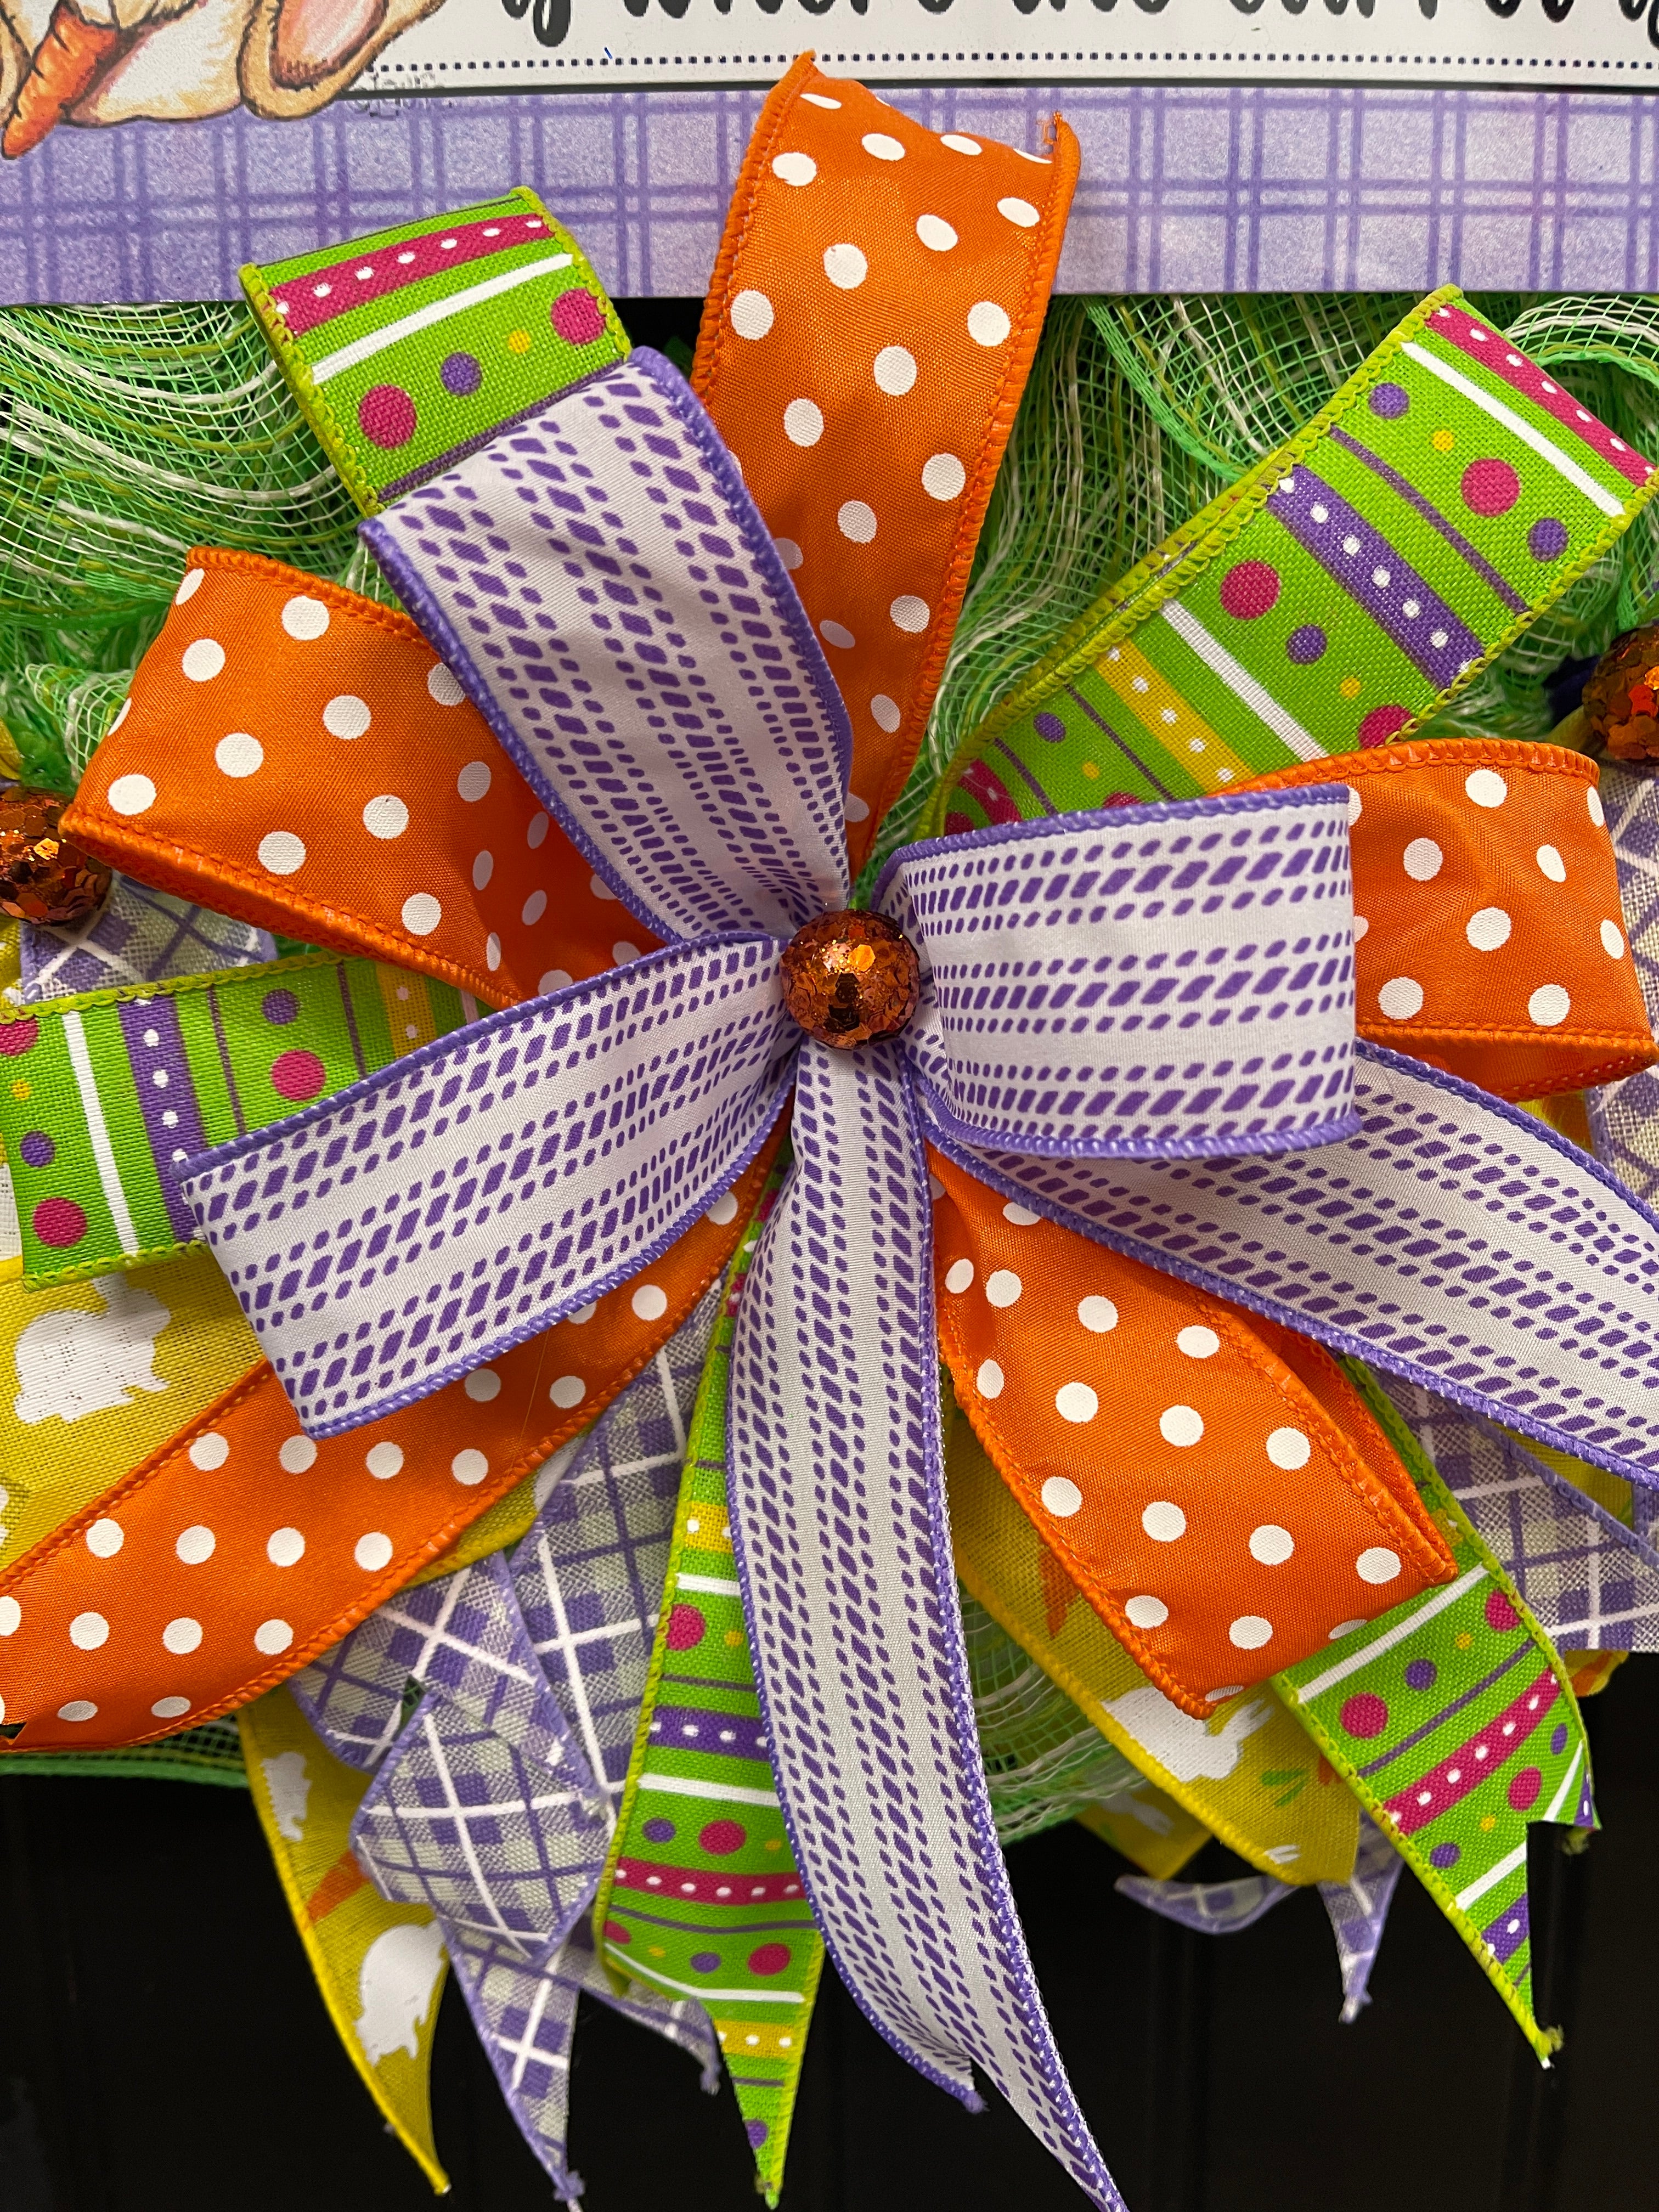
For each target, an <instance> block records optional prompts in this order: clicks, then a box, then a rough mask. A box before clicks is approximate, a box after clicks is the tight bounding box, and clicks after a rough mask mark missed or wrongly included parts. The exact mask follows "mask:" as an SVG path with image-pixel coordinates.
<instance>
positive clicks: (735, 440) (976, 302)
mask: <svg viewBox="0 0 1659 2212" xmlns="http://www.w3.org/2000/svg"><path fill="white" fill-rule="evenodd" d="M1077 174H1078V147H1077V141H1076V139H1075V137H1073V134H1072V132H1071V131H1070V130H1069V129H1068V128H1067V127H1066V125H1065V124H1064V123H1063V122H1061V121H1060V120H1059V119H1058V118H1056V119H1055V124H1054V144H1053V150H1052V153H1051V154H1050V155H1048V156H1046V157H1044V158H1042V159H1039V158H1038V157H1036V156H1035V155H1029V154H1023V153H1020V152H1018V151H1016V150H1015V149H1012V148H1011V147H1007V146H1002V145H999V144H998V143H996V142H995V141H994V140H993V139H989V138H984V137H980V136H978V135H977V134H976V133H975V134H974V135H971V136H970V135H969V134H967V133H964V132H962V131H947V132H945V135H944V136H943V137H936V136H935V135H934V133H933V132H932V131H927V130H925V129H923V128H922V126H921V125H920V124H916V123H913V122H912V121H911V120H910V118H908V116H905V115H900V114H898V113H896V112H895V111H894V110H893V109H892V108H890V106H887V105H886V103H885V102H884V101H883V100H878V99H877V98H876V96H875V94H873V93H871V92H867V91H866V89H865V88H864V87H863V86H862V85H859V84H854V83H852V82H848V80H847V79H846V78H844V77H834V78H831V77H826V76H823V74H822V73H821V72H820V71H819V70H817V68H816V67H815V66H814V64H813V62H812V58H811V55H810V54H804V55H803V56H802V57H801V58H800V59H799V61H798V62H797V63H796V64H795V65H794V67H793V69H791V70H790V71H789V72H788V74H787V76H785V77H784V78H783V79H782V81H781V83H779V84H778V86H777V87H776V88H775V90H774V91H773V92H772V94H771V95H770V97H769V99H768V100H767V102H766V105H765V106H764V107H763V110H762V111H761V116H760V120H759V122H758V124H757V126H756V130H755V135H754V137H753V138H752V139H751V140H750V145H749V151H748V154H747V155H746V156H745V158H744V166H743V171H742V174H741V175H740V176H739V178H738V187H737V191H735V192H734V194H733V195H732V206H731V211H730V213H729V215H728V216H727V219H726V234H725V236H724V238H723V240H722V241H721V245H720V258H719V259H718V261H717V262H716V264H715V267H714V281H713V283H712V284H711V286H710V289H709V294H708V304H707V306H706V307H705V309H704V312H703V325H702V335H701V337H700V338H699V341H698V346H697V359H696V368H695V370H694V372H693V377H692V386H693V389H694V390H695V391H696V394H697V396H698V398H700V399H701V400H702V403H703V404H704V405H705V406H706V407H707V408H708V411H709V413H710V415H711V416H713V417H714V423H715V426H716V428H718V429H719V430H720V435H721V436H722V437H723V438H724V439H725V440H726V443H727V445H728V446H729V447H731V449H732V453H734V454H735V455H736V456H737V459H738V462H739V464H740V465H741V466H742V469H743V472H744V482H745V483H746V484H747V485H748V487H749V489H750V492H751V493H752V494H753V495H754V499H755V501H756V504H757V506H758V507H759V508H760V511H761V513H762V514H763V516H764V517H765V519H766V524H767V527H768V528H769V530H770V531H771V532H772V533H773V535H774V537H775V539H776V541H777V544H778V548H779V550H780V552H781V555H782V556H783V559H784V561H785V562H786V563H787V566H788V568H789V571H790V574H791V577H792V580H793V583H794V586H795V588H796V590H797V591H798V592H799V593H800V596H801V599H802V601H803V603H804V605H805V608H806V611H807V614H808V616H809V617H811V622H812V624H813V626H814V628H815V629H816V630H817V634H818V635H819V636H820V637H821V638H823V641H824V642H825V644H826V646H827V647H828V648H829V665H830V667H831V669H832V671H834V674H835V677H836V682H837V684H839V685H840V687H841V690H842V696H844V698H845V699H846V701H847V705H848V713H849V714H850V715H851V718H852V724H853V774H852V779H851V782H850V785H849V787H848V800H847V811H848V838H849V842H850V843H851V846H852V849H853V853H854V860H855V862H856V860H860V859H861V858H862V856H863V854H864V853H865V851H866V849H867V847H868V844H869V842H870V840H871V838H872V836H874V834H875V830H876V828H877V825H878V823H879V821H880V818H881V817H882V815H883V814H884V813H885V811H887V809H888V807H890V805H891V804H892V802H893V800H894V799H896V797H897V796H898V793H899V789H900V787H901V786H902V783H903V781H904V779H905V777H906V776H907V775H908V773H909V770H910V767H911V765H912V763H914V761H915V757H916V753H917V750H918V749H919V747H920V745H921V737H922V732H923V731H924V730H925V729H926V727H927V714H928V709H929V708H930V707H931V706H932V704H933V694H934V692H935V690H937V689H938V686H939V678H940V676H941V674H942V673H943V671H944V667H945V654H946V653H947V652H948V650H949V648H950V643H951V634H952V632H953V630H954V629H955V627H956V619H957V610H958V608H959V607H960V606H961V605H962V598H963V592H964V591H965V590H966V588H967V584H968V571H969V564H970V563H971V562H972V559H973V553H974V546H975V541H976V540H977V538H978V536H979V529H980V525H981V522H982V520H984V515H985V508H986V505H987V501H988V500H989V498H990V495H991V487H992V484H993V483H994V479H995V477H996V472H997V466H998V464H999V462H1000V459H1001V458H1002V449H1003V447H1004V446H1005V445H1006V442H1007V438H1008V433H1009V431H1010V429H1011V428H1012V425H1013V419H1014V414H1015V410H1017V408H1018V404H1019V398H1020V393H1021V391H1022V389H1023V388H1024V382H1025V378H1026V375H1027V374H1028V373H1029V371H1030V365H1031V360H1032V356H1033V355H1034V354H1035V352H1036V342H1037V338H1038V337H1039V335H1040V333H1041V331H1042V318H1043V313H1044V311H1045V309H1046V308H1047V306H1048V292H1049V288H1050V286H1051V284H1052V283H1053V282H1054V269H1055V265H1056V264H1057V262H1058V260H1059V256H1060V241H1061V239H1062V237H1063V235H1064V234H1065V229H1066V214H1067V212H1068V210H1069V208H1070V205H1071V199H1072V192H1073V186H1074V185H1075V184H1076V181H1077Z"/></svg>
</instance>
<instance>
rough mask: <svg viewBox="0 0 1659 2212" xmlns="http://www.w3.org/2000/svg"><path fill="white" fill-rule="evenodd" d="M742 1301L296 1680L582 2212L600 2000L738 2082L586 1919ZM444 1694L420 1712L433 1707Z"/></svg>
mask: <svg viewBox="0 0 1659 2212" xmlns="http://www.w3.org/2000/svg"><path fill="white" fill-rule="evenodd" d="M722 1294H723V1292H722V1288H721V1287H720V1286H717V1287H716V1288H714V1290H711V1291H708V1293H707V1295H706V1296H705V1297H704V1298H703V1299H702V1303H701V1304H700V1305H699V1306H698V1308H697V1310H696V1313H695V1314H694V1315H693V1316H692V1317H691V1319H690V1321H688V1322H686V1323H685V1324H684V1326H683V1327H682V1328H680V1329H679V1330H678V1331H677V1333H676V1334H675V1335H674V1336H673V1337H671V1339H670V1340H669V1342H668V1343H667V1344H666V1345H665V1346H664V1347H663V1348H662V1350H661V1351H660V1352H659V1353H658V1354H657V1357H656V1358H655V1359H654V1360H653V1362H652V1364H650V1366H648V1367H647V1369H646V1370H644V1372H643V1373H642V1374H641V1375H639V1376H635V1379H634V1381H633V1382H632V1383H630V1384H629V1386H628V1388H627V1389H625V1390H624V1391H623V1393H622V1395H620V1396H619V1397H618V1398H617V1399H616V1400H615V1401H613V1403H612V1404H611V1406H610V1407H609V1408H608V1409H607V1410H606V1412H605V1413H604V1415H603V1416H602V1417H601V1418H600V1419H599V1422H598V1423H597V1424H596V1425H595V1426H594V1428H593V1429H592V1431H589V1433H588V1434H587V1435H586V1437H583V1438H582V1439H581V1440H580V1443H577V1444H575V1445H574V1446H567V1447H566V1449H564V1451H562V1452H561V1453H560V1454H559V1455H557V1456H556V1459H555V1460H553V1461H551V1462H549V1465H548V1466H547V1467H546V1468H544V1470H543V1472H542V1474H541V1476H540V1477H539V1478H538V1484H537V1492H538V1498H539V1501H540V1502H539V1504H538V1510H537V1515H536V1518H535V1521H534V1522H533V1523H532V1527H531V1528H530V1531H529V1534H527V1535H526V1537H525V1539H524V1541H522V1542H521V1543H520V1545H519V1547H517V1550H516V1551H515V1553H514V1554H513V1560H512V1564H511V1565H510V1566H509V1565H508V1564H507V1561H506V1560H505V1559H503V1558H502V1557H501V1555H500V1554H499V1553H497V1554H495V1555H493V1556H492V1557H491V1558H489V1559H485V1560H483V1561H481V1562H479V1564H478V1565H475V1566H472V1567H467V1568H464V1569H462V1570H461V1571H460V1572H459V1573H458V1574H453V1575H448V1576H445V1577H442V1578H441V1580H439V1581H436V1582H433V1583H426V1584H424V1585H423V1586H422V1587H421V1588H419V1589H412V1590H406V1591H404V1592H403V1593H401V1594H400V1595H398V1597H396V1598H393V1599H392V1600H391V1601H389V1602H388V1603H386V1604H385V1605H383V1606H381V1607H380V1608H379V1609H378V1611H376V1612H375V1613H372V1614H371V1615H370V1616H369V1618H368V1620H366V1621H364V1622H363V1623H362V1626H360V1627H358V1628H356V1629H355V1630H354V1631H353V1632H352V1633H351V1634H350V1635H349V1636H348V1637H347V1638H345V1639H344V1641H343V1643H341V1644H337V1645H336V1646H335V1647H334V1649H333V1650H331V1651H329V1652H326V1653H325V1655H324V1656H323V1657H322V1658H320V1659H319V1660H317V1661H315V1662H313V1664H312V1665H311V1666H309V1667H307V1668H305V1669H304V1670H303V1671H302V1672H301V1674H297V1675H296V1676H295V1678H294V1682H293V1685H292V1686H293V1690H294V1693H295V1697H296V1698H297V1699H298V1700H299V1703H300V1705H301V1708H302V1709H303V1711H305V1713H306V1714H307V1717H308V1718H309V1720H310V1721H311V1723H312V1724H313V1727H314V1728H315V1729H316V1730H317V1732H318V1734H319V1735H320V1736H321V1737H322V1738H323V1740H324V1741H325V1742H326V1743H327V1744H328V1745H329V1747H330V1748H331V1750H333V1751H334V1752H335V1753H336V1754H337V1756H338V1757H340V1758H342V1759H345V1760H347V1761H348V1762H349V1764H350V1765H354V1766H357V1767H360V1768H365V1769H368V1770H372V1771H374V1783H373V1784H372V1786H371V1788H370V1789H369V1790H368V1794H367V1796H365V1797H364V1799H363V1802H362V1806H361V1807H360V1808H359V1810H358V1814H357V1817H356V1821H355V1822H354V1823H353V1826H352V1833H351V1844H352V1850H353V1851H354V1852H355V1853H356V1857H357V1858H358V1860H359V1862H360V1863H362V1866H363V1867H364V1868H365V1869H367V1871H368V1873H369V1875H371V1876H372V1877H373V1879H374V1882H375V1884H376V1886H377V1887H378V1888H379V1889H380V1892H381V1894H382V1895H383V1896H386V1897H389V1898H393V1899H401V1900H404V1901H407V1902H410V1903H413V1904H419V1905H428V1906H429V1907H430V1908H431V1909H432V1910H433V1911H434V1912H435V1914H436V1916H437V1918H438V1921H439V1923H440V1925H441V1929H442V1931H443V1938H444V1943H445V1947H446V1948H447V1950H448V1952H449V1955H450V1958H451V1960H453V1964H454V1966H455V1971H456V1975H457V1978H458V1979H459V1984H460V1987H461V1989H462V1991H463V1993H464V1994H465V1998H466V2002H467V2006H468V2008H469V2009H470V2011H471V2015H472V2020H473V2024H474V2026H475V2027H477V2032H478V2036H479V2039H480V2041H481V2042H482V2044H483V2048H484V2050H485V2051H486V2053H487V2054H488V2056H489V2062H490V2064H491V2065H492V2066H493V2067H494V2069H495V2074H496V2077H497V2079H498V2080H499V2081H500V2083H501V2091H502V2094H503V2095H504V2096H505V2097H506V2099H507V2104H508V2106H509V2107H510V2109H511V2110H512V2112H513V2117H514V2118H515V2119H516V2120H517V2121H518V2124H519V2125H520V2129H521V2130H523V2133H524V2136H525V2138H526V2142H528V2143H529V2145H530V2147H531V2148H532V2151H533V2152H534V2153H535V2154H536V2156H537V2157H538V2159H539V2160H541V2162H542V2164H543V2166H544V2167H545V2168H546V2169H547V2172H549V2174H550V2176H551V2177H552V2179H553V2182H554V2185H555V2188H556V2192H557V2193H558V2195H559V2196H560V2197H574V2196H576V2195H577V2194H578V2193H579V2191H580V2182H579V2181H577V2180H576V2179H575V2177H574V2175H572V2174H571V2172H569V2169H568V2164H567V2161H566V2157H565V2121H566V2106H567V2101H568V2074H569V2054H570V2045H571V2039H572V2035H573V2033H574V2026H575V2016H576V2000H577V1996H578V1995H579V1994H580V1990H583V1989H586V1990H588V1991H589V1993H590V1994H591V1995H592V1996H597V1997H599V1998H600V1999H602V2000H603V2001H604V2002H606V2003H608V2004H613V2005H615V2006H616V2008H617V2010H619V2011H621V2012H623V2013H625V2014H626V2015H628V2016H629V2018H631V2019H634V2020H637V2021H640V2022H641V2024H642V2025H643V2026H645V2027H653V2028H655V2029H656V2030H657V2032H658V2033H659V2034H662V2035H665V2036H666V2037H667V2038H668V2039H670V2040H671V2041H672V2042H676V2043H678V2044H680V2045H683V2046H684V2048H685V2049H686V2050H688V2051H692V2052H693V2053H694V2054H695V2055H696V2057H699V2058H700V2059H701V2060H702V2065H703V2069H704V2086H705V2087H708V2088H711V2089H712V2088H713V2087H714V2084H715V2081H716V2080H717V2078H718V2072H719V2065H720V2054H719V2049H718V2046H717V2044H716V2042H715V2038H714V2027H713V2026H712V2024H711V2022H710V2021H709V2019H708V2014H707V2013H706V2012H705V2011H704V2009H703V2008H702V2005H701V2004H699V2003H697V2002H695V2001H692V2000H680V2001H671V2000H670V1999H669V1998H668V1997H667V1996H665V1995H664V1994H662V1993H660V1992H658V1991H655V1990H640V1991H636V1992H635V1993H634V1994H633V1995H632V1996H629V1997H625V1998H624V1997H618V1996H617V1995H616V1993H615V1991H614V1990H612V1988H611V1983H610V1981H609V1979H608V1978H607V1977H606V1976H605V1973H604V1972H603V1971H602V1970H601V1969H600V1968H599V1965H598V1962H597V1960H595V1958H594V1956H593V1952H592V1941H591V1937H590V1936H589V1932H588V1929H587V1925H586V1911H587V1908H588V1906H589V1905H590V1904H591V1903H592V1898H593V1893H594V1890H595V1888H596V1887H597V1886H598V1882H599V1872H600V1869H602V1867H603V1866H604V1863H605V1852H606V1850H607V1849H608V1847H609V1844H610V1841H611V1832H612V1829H613V1826H614V1820H613V1815H612V1808H613V1806H614V1804H615V1802H617V1799H618V1798H619V1797H620V1796H621V1793H622V1790H623V1783H624V1781H625V1779H626V1777H627V1771H628V1758H629V1748H630V1747H631V1745H632V1742H633V1735H634V1723H635V1719H636V1717H637V1716H638V1712H639V1705H640V1699H641V1694H642V1693H643V1691H644V1688H645V1682H646V1675H647V1669H648V1668H649V1664H650V1658H651V1648H652V1640H653V1629H654V1626H655V1621H656V1615H655V1611H654V1607H655V1606H656V1603H657V1601H658V1598H659V1594H660V1591H661V1589H662V1581H663V1576H664V1573H665V1570H666V1566H667V1561H668V1546H669V1538H670V1535H671V1531H672V1528H673V1520H674V1506H675V1501H676V1498H677V1497H678V1476H679V1469H680V1462H681V1461H682V1460H683V1458H684V1453H685V1439H686V1433H687V1429H688V1425H689V1424H690V1418H691V1409H692V1405H693V1401H694V1400H695V1398H696V1391H697V1386H698V1383H699V1381H700V1379H701V1377H702V1368H703V1362H704V1360H705V1358H706V1357H707V1355H708V1345H709V1341H710V1340H711V1338H712V1336H713V1334H714V1322H715V1318H716V1316H717V1313H718V1311H719V1308H720V1298H721V1296H722ZM411 1683H413V1684H417V1685H419V1686H420V1687H421V1689H422V1692H423V1694H422V1697H421V1699H420V1702H419V1704H418V1705H416V1708H415V1710H414V1711H413V1712H412V1713H410V1712H409V1711H407V1706H406V1692H407V1691H408V1689H409V1686H410V1684H411Z"/></svg>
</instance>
